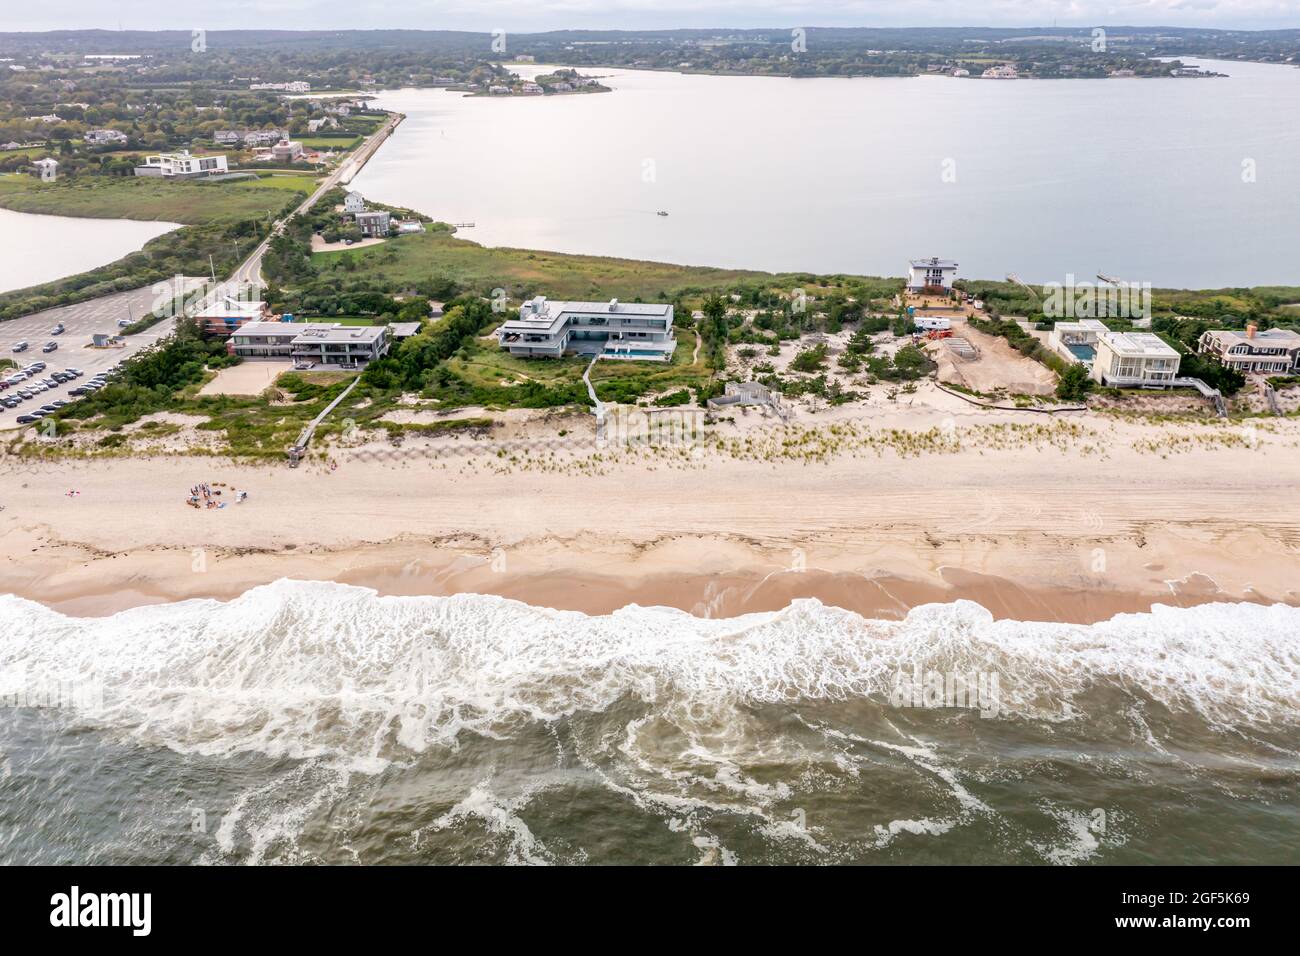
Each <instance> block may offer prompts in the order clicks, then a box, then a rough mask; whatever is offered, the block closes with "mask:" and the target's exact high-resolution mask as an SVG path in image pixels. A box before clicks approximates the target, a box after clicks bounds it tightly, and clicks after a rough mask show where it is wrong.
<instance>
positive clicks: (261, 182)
mask: <svg viewBox="0 0 1300 956" xmlns="http://www.w3.org/2000/svg"><path fill="white" fill-rule="evenodd" d="M238 172H243V170H238ZM209 185H214V186H215V185H227V184H221V183H210V184H209ZM228 185H231V186H240V187H242V188H244V189H258V188H259V187H261V188H267V189H289V190H292V191H294V192H300V193H302V194H303V195H304V196H306V195H309V194H310V193H311V192H312V191H313V190H315V188H316V186H317V185H318V183H317V180H316V177H315V176H299V175H295V174H293V173H286V174H284V175H276V174H274V173H271V174H269V175H268V174H266V173H259V174H258V177H257V179H255V180H254V179H239V180H234V181H233V182H231V183H229V184H228Z"/></svg>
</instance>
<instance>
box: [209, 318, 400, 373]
mask: <svg viewBox="0 0 1300 956" xmlns="http://www.w3.org/2000/svg"><path fill="white" fill-rule="evenodd" d="M389 343H390V338H389V330H388V326H386V325H340V324H339V323H338V322H310V323H303V322H250V323H248V324H247V325H244V326H241V327H240V328H238V329H236V330H235V332H234V334H232V335H231V337H230V351H231V352H232V353H233V354H235V355H238V356H241V357H243V358H292V359H293V360H294V361H295V362H311V363H313V364H317V365H343V364H349V363H353V362H355V363H357V364H358V365H364V364H365V363H366V362H372V361H374V360H375V359H377V358H381V357H383V355H384V354H385V353H386V352H387V351H388V346H389Z"/></svg>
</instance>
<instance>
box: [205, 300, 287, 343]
mask: <svg viewBox="0 0 1300 956" xmlns="http://www.w3.org/2000/svg"><path fill="white" fill-rule="evenodd" d="M268 315H270V310H268V309H267V307H266V303H265V302H256V301H254V302H246V301H244V300H242V299H237V298H235V297H234V296H225V297H224V298H222V299H221V300H220V301H218V302H215V303H211V304H209V305H205V306H204V307H203V308H202V309H200V310H199V312H198V314H197V315H195V319H196V320H197V321H198V323H199V325H200V327H201V328H202V329H203V331H204V332H206V333H208V334H209V335H230V334H231V333H232V332H234V331H235V330H236V329H238V328H240V327H241V326H244V325H247V324H248V323H250V322H263V320H265V319H266V317H267V316H268Z"/></svg>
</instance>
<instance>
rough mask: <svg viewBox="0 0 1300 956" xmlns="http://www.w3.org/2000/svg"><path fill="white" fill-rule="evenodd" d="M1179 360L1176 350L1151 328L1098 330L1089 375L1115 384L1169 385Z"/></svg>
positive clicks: (1097, 380) (1125, 385)
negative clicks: (1140, 330)
mask: <svg viewBox="0 0 1300 956" xmlns="http://www.w3.org/2000/svg"><path fill="white" fill-rule="evenodd" d="M1178 363H1179V355H1178V351H1177V350H1176V349H1175V348H1174V347H1173V346H1171V345H1169V344H1167V343H1166V342H1165V340H1164V339H1162V338H1160V336H1158V335H1156V334H1154V333H1152V332H1101V333H1099V334H1098V336H1097V345H1096V356H1095V357H1094V358H1093V360H1092V379H1093V381H1095V382H1100V383H1101V384H1103V385H1111V386H1115V387H1134V386H1136V387H1140V388H1169V387H1170V386H1172V385H1173V383H1174V379H1175V378H1176V377H1177V376H1178Z"/></svg>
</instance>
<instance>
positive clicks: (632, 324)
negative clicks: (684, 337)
mask: <svg viewBox="0 0 1300 956" xmlns="http://www.w3.org/2000/svg"><path fill="white" fill-rule="evenodd" d="M497 341H498V342H499V343H500V345H501V347H502V348H503V349H506V350H508V351H509V352H510V354H511V355H519V356H522V357H525V358H532V357H536V358H558V357H560V356H562V355H564V354H566V353H570V352H572V353H576V354H578V355H599V356H601V357H602V358H613V359H634V360H640V361H650V362H667V361H671V359H672V357H673V352H674V351H675V350H676V348H677V339H676V337H675V336H674V335H673V307H672V305H670V304H668V303H658V302H651V303H643V302H619V301H618V299H610V300H609V301H608V302H560V301H552V300H550V299H547V298H546V296H542V295H539V296H536V297H534V298H532V299H529V300H528V301H527V302H525V303H524V304H523V305H521V306H520V307H519V317H518V318H516V319H509V320H507V321H506V322H503V323H502V324H501V327H500V328H499V329H497Z"/></svg>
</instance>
